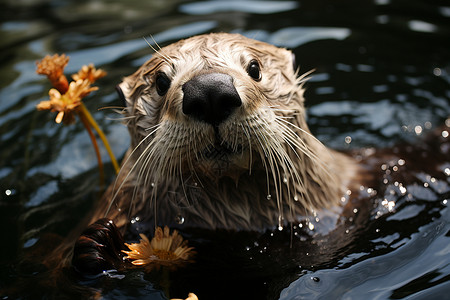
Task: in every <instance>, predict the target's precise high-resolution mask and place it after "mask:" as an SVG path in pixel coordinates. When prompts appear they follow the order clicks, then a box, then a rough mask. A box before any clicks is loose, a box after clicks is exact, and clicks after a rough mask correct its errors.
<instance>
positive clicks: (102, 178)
mask: <svg viewBox="0 0 450 300" xmlns="http://www.w3.org/2000/svg"><path fill="white" fill-rule="evenodd" d="M78 116H79V117H80V120H81V123H83V125H84V127H85V128H86V130H87V132H88V134H89V137H90V138H91V142H92V145H93V146H94V149H95V155H96V156H97V162H98V170H99V173H100V186H103V185H104V183H105V173H104V171H103V163H102V158H101V156H100V149H99V148H98V144H97V140H96V139H95V136H94V133H93V132H92V129H91V126H90V124H89V122H88V120H87V119H86V117H85V115H84V114H82V113H79V114H78Z"/></svg>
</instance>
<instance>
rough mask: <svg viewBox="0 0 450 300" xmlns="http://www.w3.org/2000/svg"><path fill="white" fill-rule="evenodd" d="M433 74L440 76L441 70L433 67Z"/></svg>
mask: <svg viewBox="0 0 450 300" xmlns="http://www.w3.org/2000/svg"><path fill="white" fill-rule="evenodd" d="M433 74H434V76H441V74H442V71H441V69H440V68H434V69H433Z"/></svg>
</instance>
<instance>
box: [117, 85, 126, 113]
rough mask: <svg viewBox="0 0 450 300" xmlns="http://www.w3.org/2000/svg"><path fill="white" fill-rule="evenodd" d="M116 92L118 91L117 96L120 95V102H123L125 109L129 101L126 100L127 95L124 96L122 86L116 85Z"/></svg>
mask: <svg viewBox="0 0 450 300" xmlns="http://www.w3.org/2000/svg"><path fill="white" fill-rule="evenodd" d="M116 91H117V94H118V95H119V99H120V101H122V105H123V107H127V100H126V98H125V95H124V94H123V91H122V88H121V87H120V84H118V85H116Z"/></svg>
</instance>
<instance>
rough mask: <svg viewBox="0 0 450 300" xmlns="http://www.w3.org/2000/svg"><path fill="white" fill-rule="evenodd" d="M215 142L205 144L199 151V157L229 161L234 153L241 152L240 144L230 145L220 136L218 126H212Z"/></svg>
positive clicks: (238, 153)
mask: <svg viewBox="0 0 450 300" xmlns="http://www.w3.org/2000/svg"><path fill="white" fill-rule="evenodd" d="M214 135H215V142H214V144H213V145H209V146H207V147H206V148H205V149H204V150H203V151H202V153H201V157H203V158H204V159H207V160H220V161H229V160H230V159H231V158H232V157H234V156H235V155H240V154H241V153H242V150H243V147H242V145H240V144H238V145H231V144H230V143H228V142H226V141H225V140H223V139H222V138H221V135H220V133H219V128H218V126H214Z"/></svg>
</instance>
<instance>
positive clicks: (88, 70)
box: [72, 64, 106, 83]
mask: <svg viewBox="0 0 450 300" xmlns="http://www.w3.org/2000/svg"><path fill="white" fill-rule="evenodd" d="M104 76H106V72H105V71H103V70H102V69H96V68H95V67H94V65H93V64H89V65H88V66H83V67H81V69H80V70H79V71H78V73H77V74H73V75H72V78H73V80H80V79H81V80H85V79H86V80H89V82H91V83H94V82H95V81H96V80H97V79H100V78H102V77H104Z"/></svg>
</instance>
